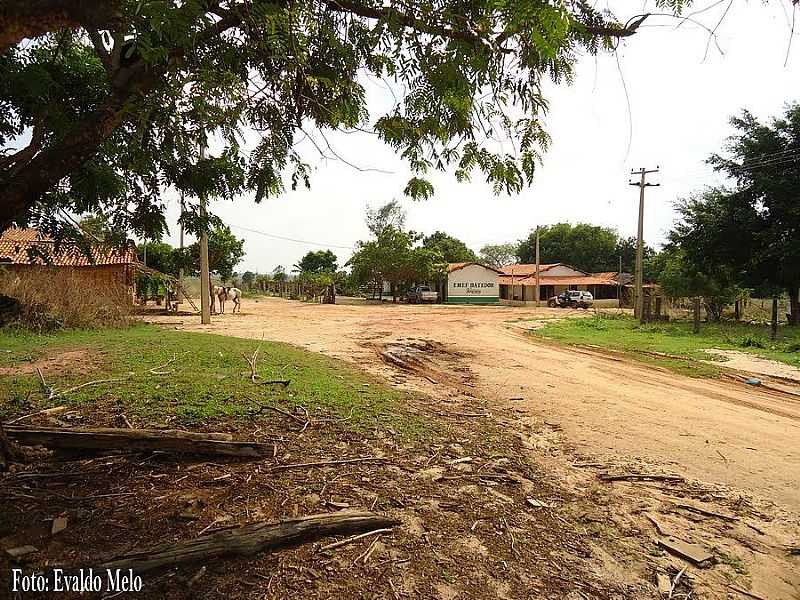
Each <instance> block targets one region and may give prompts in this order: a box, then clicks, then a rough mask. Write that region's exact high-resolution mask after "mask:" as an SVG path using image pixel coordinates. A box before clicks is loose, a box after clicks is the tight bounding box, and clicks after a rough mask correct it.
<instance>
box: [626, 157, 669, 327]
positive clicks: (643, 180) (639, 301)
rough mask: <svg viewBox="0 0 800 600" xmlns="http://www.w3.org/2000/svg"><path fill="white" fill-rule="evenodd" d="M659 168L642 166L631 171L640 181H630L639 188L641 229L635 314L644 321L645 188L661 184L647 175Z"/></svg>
mask: <svg viewBox="0 0 800 600" xmlns="http://www.w3.org/2000/svg"><path fill="white" fill-rule="evenodd" d="M658 170H659V168H658V167H656V168H655V169H645V168H644V167H642V168H641V169H639V170H638V171H631V175H637V174H638V175H639V181H630V182H628V183H629V184H630V185H635V186H637V187H638V188H639V229H638V236H637V239H636V288H635V291H634V298H635V301H634V308H633V314H634V316H635V317H637V318H638V319H639V320H640V321H641V322H642V323H644V311H643V310H642V307H643V306H644V302H643V300H644V294H643V292H642V283H643V279H642V278H643V274H642V268H643V267H642V263H643V262H644V188H646V187H652V186H659V185H661V184H659V183H647V176H648V175H649V174H650V173H658Z"/></svg>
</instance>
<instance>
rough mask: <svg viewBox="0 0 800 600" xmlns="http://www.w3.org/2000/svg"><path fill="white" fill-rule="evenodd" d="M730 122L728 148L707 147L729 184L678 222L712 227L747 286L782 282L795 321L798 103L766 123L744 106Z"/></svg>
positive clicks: (799, 273)
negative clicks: (718, 150) (716, 150)
mask: <svg viewBox="0 0 800 600" xmlns="http://www.w3.org/2000/svg"><path fill="white" fill-rule="evenodd" d="M731 124H732V125H733V127H734V128H735V129H736V131H737V133H736V134H735V135H733V136H732V137H731V138H729V140H728V143H727V145H726V148H725V150H726V154H725V155H720V154H714V155H712V156H711V158H710V159H709V163H710V164H712V165H713V166H714V168H715V169H717V170H718V171H721V172H723V173H725V174H726V175H728V176H729V177H730V178H731V179H732V180H733V182H734V183H735V187H734V189H732V190H720V191H718V193H716V194H715V195H714V196H713V197H708V196H704V197H702V198H701V199H700V200H698V201H695V202H693V203H691V204H690V205H689V206H687V209H686V210H685V211H684V218H685V219H686V221H685V224H684V230H685V231H686V232H687V233H689V232H691V230H692V228H697V229H699V230H701V231H702V233H705V234H707V235H710V236H711V238H710V239H713V240H715V241H716V243H717V244H718V246H717V247H715V248H714V249H713V251H714V252H715V253H716V254H718V255H719V260H720V262H724V263H725V264H726V265H730V266H731V268H735V269H736V270H737V272H738V273H740V277H741V280H742V281H743V282H744V283H745V285H747V287H753V288H757V289H760V290H764V291H767V290H772V291H775V290H776V289H783V290H785V291H786V292H787V293H788V295H789V303H790V318H789V320H790V323H791V324H793V325H798V324H800V299H798V293H799V292H800V234H798V232H800V202H798V198H800V170H798V168H797V164H798V161H800V104H791V105H788V106H787V107H786V108H785V110H784V113H783V115H782V116H781V117H776V118H773V119H771V120H769V121H768V122H767V123H762V122H760V121H759V120H758V119H756V118H755V117H754V116H753V115H752V114H750V113H749V112H747V111H743V112H742V114H741V116H739V117H734V118H732V119H731ZM709 244H710V241H708V240H706V241H705V246H706V247H707V246H708V245H709Z"/></svg>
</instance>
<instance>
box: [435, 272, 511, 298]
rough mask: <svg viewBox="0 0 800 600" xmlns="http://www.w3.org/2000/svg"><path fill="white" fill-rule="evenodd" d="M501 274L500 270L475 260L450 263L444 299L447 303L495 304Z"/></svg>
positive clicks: (498, 296)
mask: <svg viewBox="0 0 800 600" xmlns="http://www.w3.org/2000/svg"><path fill="white" fill-rule="evenodd" d="M501 275H502V271H499V270H498V269H494V268H492V267H487V266H486V265H482V264H480V263H476V262H460V263H450V264H448V265H447V288H446V295H445V299H444V300H445V302H447V303H449V304H496V303H497V302H499V301H500V284H499V279H500V276H501Z"/></svg>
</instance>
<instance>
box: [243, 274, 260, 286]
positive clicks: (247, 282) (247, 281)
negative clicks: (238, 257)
mask: <svg viewBox="0 0 800 600" xmlns="http://www.w3.org/2000/svg"><path fill="white" fill-rule="evenodd" d="M256 277H258V274H257V273H253V272H252V271H245V272H244V273H242V285H243V286H244V287H246V288H247V289H248V290H250V289H252V287H253V284H254V283H255V281H256Z"/></svg>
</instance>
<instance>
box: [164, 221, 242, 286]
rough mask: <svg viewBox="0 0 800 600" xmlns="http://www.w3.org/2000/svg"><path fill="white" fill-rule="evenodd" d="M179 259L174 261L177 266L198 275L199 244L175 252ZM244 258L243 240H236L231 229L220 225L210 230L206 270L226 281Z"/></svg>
mask: <svg viewBox="0 0 800 600" xmlns="http://www.w3.org/2000/svg"><path fill="white" fill-rule="evenodd" d="M176 252H178V253H179V256H180V258H179V259H178V260H177V261H176V262H177V263H178V266H183V268H184V269H186V270H187V271H188V272H191V273H193V274H195V275H197V274H199V273H200V243H199V242H195V243H194V244H192V245H191V246H188V247H186V248H184V249H183V251H182V252H181V251H179V250H178V251H176ZM243 256H244V240H242V239H239V238H237V237H236V236H235V235H233V232H231V228H230V227H228V226H226V225H222V226H217V227H215V228H214V229H212V230H211V232H210V233H209V235H208V270H209V271H210V272H212V273H216V274H217V275H219V276H220V277H221V278H222V280H223V281H228V280H229V279H230V278H231V277H232V276H233V270H234V269H235V268H236V265H238V264H239V263H240V262H241V260H242V257H243Z"/></svg>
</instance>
